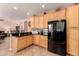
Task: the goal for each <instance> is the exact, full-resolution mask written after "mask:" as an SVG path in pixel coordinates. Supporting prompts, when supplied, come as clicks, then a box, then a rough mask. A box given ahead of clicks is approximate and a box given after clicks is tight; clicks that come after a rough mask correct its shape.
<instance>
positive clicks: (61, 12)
mask: <svg viewBox="0 0 79 59" xmlns="http://www.w3.org/2000/svg"><path fill="white" fill-rule="evenodd" d="M56 15H57V16H56V17H57V20H61V19H66V9H61V10H59V11H56Z"/></svg>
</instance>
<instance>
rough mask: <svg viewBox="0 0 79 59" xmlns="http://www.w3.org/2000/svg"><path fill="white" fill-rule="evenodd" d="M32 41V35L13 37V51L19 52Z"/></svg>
mask: <svg viewBox="0 0 79 59" xmlns="http://www.w3.org/2000/svg"><path fill="white" fill-rule="evenodd" d="M32 43H33V42H32V38H31V36H23V37H16V38H12V43H11V48H12V51H13V52H17V51H19V50H21V49H23V48H25V47H28V46H29V45H31V44H32Z"/></svg>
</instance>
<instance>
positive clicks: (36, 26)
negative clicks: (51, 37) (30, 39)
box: [34, 16, 39, 28]
mask: <svg viewBox="0 0 79 59" xmlns="http://www.w3.org/2000/svg"><path fill="white" fill-rule="evenodd" d="M34 19H35V27H34V28H39V26H38V25H39V24H38V16H35V18H34Z"/></svg>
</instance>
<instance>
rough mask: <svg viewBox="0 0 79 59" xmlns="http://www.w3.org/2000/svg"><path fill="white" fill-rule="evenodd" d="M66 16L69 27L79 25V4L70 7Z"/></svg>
mask: <svg viewBox="0 0 79 59" xmlns="http://www.w3.org/2000/svg"><path fill="white" fill-rule="evenodd" d="M66 18H67V24H68V27H79V5H76V6H71V7H68V8H67V11H66Z"/></svg>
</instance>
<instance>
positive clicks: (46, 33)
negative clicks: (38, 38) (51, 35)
mask: <svg viewBox="0 0 79 59" xmlns="http://www.w3.org/2000/svg"><path fill="white" fill-rule="evenodd" d="M42 32H43V35H46V36H47V35H48V29H47V28H46V29H43V30H42Z"/></svg>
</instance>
